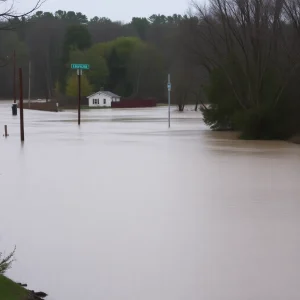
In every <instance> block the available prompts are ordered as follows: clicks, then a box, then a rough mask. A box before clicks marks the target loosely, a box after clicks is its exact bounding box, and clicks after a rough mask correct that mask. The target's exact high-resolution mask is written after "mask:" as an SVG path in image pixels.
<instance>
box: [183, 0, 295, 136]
mask: <svg viewBox="0 0 300 300" xmlns="http://www.w3.org/2000/svg"><path fill="white" fill-rule="evenodd" d="M193 9H194V10H193V12H194V16H195V18H190V19H188V20H186V21H184V22H183V23H184V24H182V25H183V26H181V30H182V35H181V36H182V41H183V44H184V45H185V50H186V55H185V56H184V57H188V58H189V59H188V63H190V64H199V65H201V66H202V67H203V68H205V69H206V70H207V74H209V81H208V83H207V84H205V85H204V86H203V89H202V91H203V94H202V95H203V96H204V97H206V99H207V100H208V101H207V102H208V103H209V104H210V105H207V106H205V105H204V106H202V111H203V113H204V120H205V122H206V123H207V124H209V125H210V126H211V127H212V128H214V129H217V130H223V129H226V130H228V129H232V130H236V131H239V132H241V136H242V137H243V138H249V139H278V138H279V139H287V138H289V137H291V136H292V135H294V134H298V133H299V131H300V118H299V113H300V89H299V80H300V69H299V67H300V14H299V12H300V2H299V1H298V0H285V1H284V0H210V1H209V4H208V5H207V6H206V7H203V6H200V5H197V4H194V7H193Z"/></svg>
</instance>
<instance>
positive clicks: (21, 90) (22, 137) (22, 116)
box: [19, 68, 24, 142]
mask: <svg viewBox="0 0 300 300" xmlns="http://www.w3.org/2000/svg"><path fill="white" fill-rule="evenodd" d="M19 81H20V135H21V142H24V115H23V74H22V68H19Z"/></svg>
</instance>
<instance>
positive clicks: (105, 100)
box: [87, 91, 121, 107]
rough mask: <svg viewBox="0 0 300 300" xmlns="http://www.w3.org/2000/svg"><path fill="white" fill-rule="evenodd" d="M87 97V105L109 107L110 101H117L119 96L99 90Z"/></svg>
mask: <svg viewBox="0 0 300 300" xmlns="http://www.w3.org/2000/svg"><path fill="white" fill-rule="evenodd" d="M87 98H88V100H89V107H97V106H99V107H111V103H112V102H119V101H120V98H121V97H120V96H118V95H116V94H114V93H112V92H108V91H99V92H97V93H94V94H92V95H90V96H88V97H87Z"/></svg>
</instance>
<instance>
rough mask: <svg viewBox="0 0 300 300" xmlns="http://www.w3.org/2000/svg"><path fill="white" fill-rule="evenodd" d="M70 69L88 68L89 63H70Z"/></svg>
mask: <svg viewBox="0 0 300 300" xmlns="http://www.w3.org/2000/svg"><path fill="white" fill-rule="evenodd" d="M71 69H77V70H78V69H80V70H89V69H90V65H89V64H71Z"/></svg>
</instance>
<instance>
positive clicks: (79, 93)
mask: <svg viewBox="0 0 300 300" xmlns="http://www.w3.org/2000/svg"><path fill="white" fill-rule="evenodd" d="M77 75H78V125H80V98H81V75H82V70H80V69H77Z"/></svg>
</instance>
